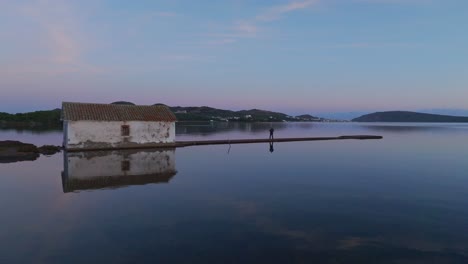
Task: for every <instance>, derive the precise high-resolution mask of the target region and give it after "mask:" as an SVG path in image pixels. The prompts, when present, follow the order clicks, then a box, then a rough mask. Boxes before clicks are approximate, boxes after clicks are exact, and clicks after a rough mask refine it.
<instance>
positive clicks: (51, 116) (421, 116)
mask: <svg viewBox="0 0 468 264" xmlns="http://www.w3.org/2000/svg"><path fill="white" fill-rule="evenodd" d="M113 104H129V105H134V104H133V103H131V102H125V101H118V102H114V103H113ZM156 105H158V104H156ZM168 107H169V108H170V109H171V111H172V112H174V114H175V115H176V117H177V120H178V121H180V122H185V121H191V122H349V121H347V120H334V119H327V118H322V117H317V116H314V115H310V114H303V115H297V116H291V115H288V114H284V113H280V112H273V111H268V110H260V109H251V110H241V111H232V110H225V109H218V108H213V107H208V106H200V107H198V106H188V107H183V106H168ZM60 115H61V109H53V110H45V111H35V112H29V113H17V114H9V113H3V112H0V129H2V128H3V129H9V128H14V129H35V130H44V129H60V128H61V125H62V123H61V120H60ZM351 121H352V122H414V123H421V122H427V123H448V122H451V123H468V117H463V116H450V115H437V114H427V113H418V112H409V111H387V112H375V113H371V114H366V115H362V116H360V117H358V118H354V119H352V120H351Z"/></svg>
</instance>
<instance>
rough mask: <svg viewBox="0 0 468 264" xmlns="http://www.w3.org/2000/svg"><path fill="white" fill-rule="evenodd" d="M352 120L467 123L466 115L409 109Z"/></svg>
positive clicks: (377, 113) (373, 114)
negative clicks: (420, 111) (410, 110)
mask: <svg viewBox="0 0 468 264" xmlns="http://www.w3.org/2000/svg"><path fill="white" fill-rule="evenodd" d="M352 121H353V122H412V123H467V122H468V117H464V116H449V115H436V114H426V113H417V112H409V111H387V112H376V113H372V114H367V115H363V116H360V117H358V118H354V119H353V120H352Z"/></svg>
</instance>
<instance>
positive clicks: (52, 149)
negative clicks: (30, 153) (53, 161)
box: [38, 145, 62, 155]
mask: <svg viewBox="0 0 468 264" xmlns="http://www.w3.org/2000/svg"><path fill="white" fill-rule="evenodd" d="M38 150H39V152H40V153H41V154H43V155H53V154H55V153H58V152H60V151H62V148H61V147H59V146H52V145H44V146H42V147H40V148H38Z"/></svg>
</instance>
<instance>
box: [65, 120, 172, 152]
mask: <svg viewBox="0 0 468 264" xmlns="http://www.w3.org/2000/svg"><path fill="white" fill-rule="evenodd" d="M122 125H128V126H129V127H130V135H129V136H122V134H121V133H122V132H121V127H122ZM66 126H67V128H66V129H65V131H66V134H67V140H66V145H65V147H66V148H68V149H75V148H119V147H139V146H145V145H152V144H153V145H154V144H161V143H174V141H175V123H173V122H140V121H128V122H105V121H68V122H67V124H66Z"/></svg>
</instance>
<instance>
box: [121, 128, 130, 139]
mask: <svg viewBox="0 0 468 264" xmlns="http://www.w3.org/2000/svg"><path fill="white" fill-rule="evenodd" d="M121 132H122V136H123V137H126V136H130V126H129V125H123V126H122V128H121Z"/></svg>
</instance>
